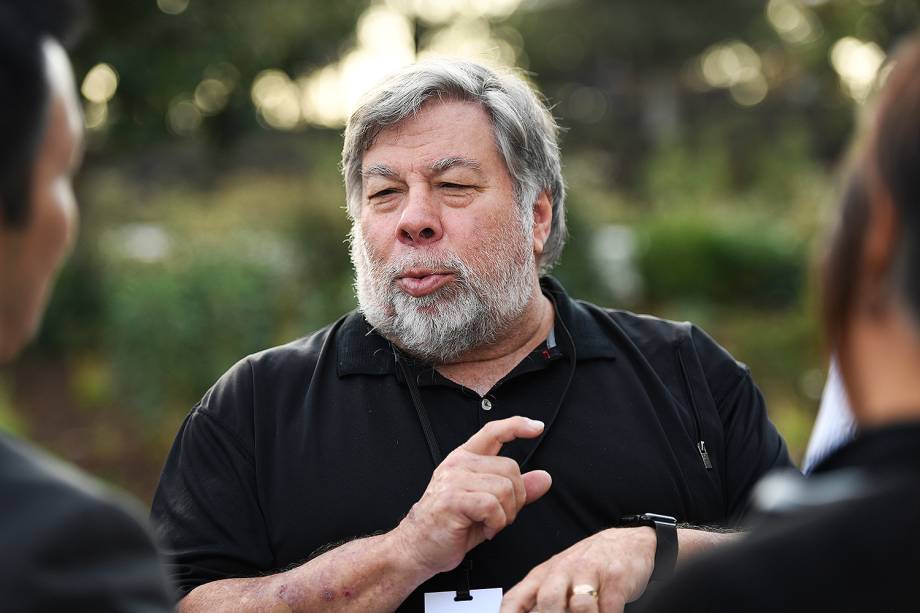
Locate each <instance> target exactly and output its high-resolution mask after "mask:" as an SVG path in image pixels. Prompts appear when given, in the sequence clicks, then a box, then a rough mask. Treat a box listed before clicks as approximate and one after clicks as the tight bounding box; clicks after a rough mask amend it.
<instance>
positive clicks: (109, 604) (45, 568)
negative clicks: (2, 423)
mask: <svg viewBox="0 0 920 613" xmlns="http://www.w3.org/2000/svg"><path fill="white" fill-rule="evenodd" d="M138 517H140V514H139V513H138V511H137V510H135V509H131V508H130V503H127V502H126V501H124V500H122V499H121V498H120V497H118V496H117V495H115V494H113V493H112V492H110V491H108V490H107V489H106V488H104V487H103V486H102V485H100V484H99V483H97V482H96V481H94V480H93V479H91V478H90V477H88V476H86V475H84V474H82V473H80V472H79V471H77V470H76V469H74V468H71V467H69V466H66V465H65V464H63V463H61V462H59V461H57V460H54V459H52V458H50V457H48V456H47V455H45V454H44V453H41V452H39V451H38V450H36V449H35V448H33V447H31V446H29V445H27V444H26V443H24V442H22V441H18V440H16V439H13V438H11V437H9V436H6V435H4V434H3V433H0V610H2V611H4V612H7V613H24V612H26V611H35V612H39V611H41V612H49V611H94V612H97V611H138V612H145V613H146V612H151V613H152V612H162V611H170V610H172V598H171V594H170V591H169V589H168V588H167V583H166V578H165V575H164V573H163V571H162V570H161V568H160V564H159V560H158V559H157V553H156V550H155V549H154V546H153V543H152V541H151V540H150V536H149V535H148V533H147V531H146V529H145V528H144V527H143V525H142V523H141V522H140V521H139V520H138Z"/></svg>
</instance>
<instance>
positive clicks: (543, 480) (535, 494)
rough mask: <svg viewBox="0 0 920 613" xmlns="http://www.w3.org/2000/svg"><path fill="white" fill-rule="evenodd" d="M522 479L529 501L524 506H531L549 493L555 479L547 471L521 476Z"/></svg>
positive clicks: (533, 471)
mask: <svg viewBox="0 0 920 613" xmlns="http://www.w3.org/2000/svg"><path fill="white" fill-rule="evenodd" d="M521 478H522V479H523V480H524V490H525V491H526V492H527V501H526V502H525V503H524V504H530V503H531V502H533V501H534V500H537V499H539V498H540V497H541V496H542V495H543V494H545V493H546V492H548V491H549V488H550V486H551V485H552V484H553V478H552V477H550V476H549V473H548V472H546V471H545V470H532V471H530V472H529V473H524V474H523V475H521Z"/></svg>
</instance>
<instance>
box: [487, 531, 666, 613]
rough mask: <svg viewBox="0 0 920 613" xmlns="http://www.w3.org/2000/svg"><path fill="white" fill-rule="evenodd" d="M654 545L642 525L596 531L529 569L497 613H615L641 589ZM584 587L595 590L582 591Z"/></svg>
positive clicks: (652, 560) (650, 566) (652, 561)
mask: <svg viewBox="0 0 920 613" xmlns="http://www.w3.org/2000/svg"><path fill="white" fill-rule="evenodd" d="M655 546H656V539H655V531H654V530H653V529H652V528H648V527H641V528H611V529H610V530H604V531H603V532H598V533H597V534H595V535H594V536H591V537H589V538H586V539H584V540H583V541H579V542H578V543H575V544H574V545H572V546H571V547H569V548H568V549H566V550H565V551H563V552H561V553H558V554H556V555H555V556H553V557H552V558H550V559H549V560H547V561H546V562H544V563H543V564H541V565H539V566H537V567H536V568H534V569H533V570H532V571H530V573H528V574H527V576H526V577H524V579H523V580H522V581H521V582H520V583H518V584H517V585H516V586H514V588H512V589H511V590H510V591H509V592H508V593H507V594H505V597H504V599H503V600H502V608H501V613H527V612H529V611H532V610H536V611H539V612H540V613H562V612H564V611H572V612H573V613H574V612H582V611H583V612H590V613H596V612H600V613H620V612H621V611H622V610H623V607H624V606H626V603H628V602H632V601H633V600H636V599H637V598H639V596H641V595H642V593H643V592H644V591H645V586H646V585H647V584H648V580H649V577H650V576H651V575H652V570H653V569H654V567H655ZM576 586H580V588H579V589H578V590H575V593H573V588H575V587H576ZM587 586H590V587H591V588H594V590H595V594H591V593H585V592H588V591H589V590H588V587H587Z"/></svg>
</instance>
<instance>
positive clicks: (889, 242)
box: [859, 192, 898, 311]
mask: <svg viewBox="0 0 920 613" xmlns="http://www.w3.org/2000/svg"><path fill="white" fill-rule="evenodd" d="M870 199H871V206H870V208H869V222H868V228H866V238H865V242H864V243H863V262H862V279H861V283H860V286H859V287H860V294H861V297H862V302H863V304H864V305H868V306H869V307H870V310H871V311H878V309H879V308H880V306H881V305H883V304H885V303H887V300H888V298H890V296H889V295H888V291H889V290H888V288H889V287H890V286H889V284H888V278H889V275H890V274H891V267H892V266H893V264H894V257H895V243H896V242H897V238H898V213H897V211H896V210H895V207H894V203H893V202H892V201H891V196H890V195H889V194H888V193H887V192H882V193H877V194H873V195H872V196H871V197H870Z"/></svg>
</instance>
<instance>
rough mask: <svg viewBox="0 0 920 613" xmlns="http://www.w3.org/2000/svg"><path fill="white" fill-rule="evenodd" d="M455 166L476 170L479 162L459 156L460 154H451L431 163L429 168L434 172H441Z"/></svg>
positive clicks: (479, 167)
mask: <svg viewBox="0 0 920 613" xmlns="http://www.w3.org/2000/svg"><path fill="white" fill-rule="evenodd" d="M457 166H460V167H462V168H469V169H470V170H476V171H478V170H480V169H481V166H480V165H479V162H477V161H476V160H471V159H469V158H465V157H460V156H452V157H448V158H444V159H441V160H438V161H437V162H435V163H434V164H432V165H431V166H430V168H431V170H432V171H434V172H435V173H442V172H445V171H447V170H450V169H451V168H456V167H457Z"/></svg>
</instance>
